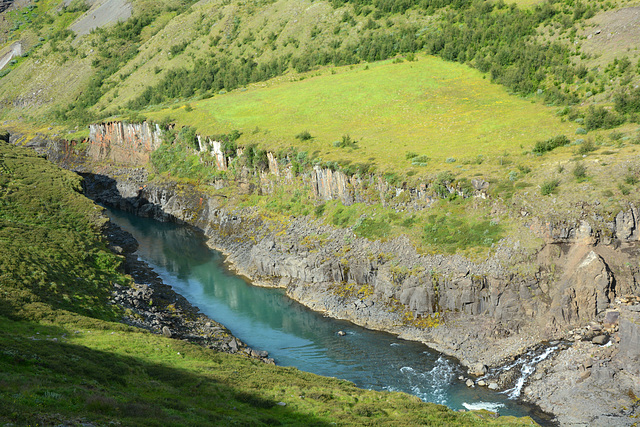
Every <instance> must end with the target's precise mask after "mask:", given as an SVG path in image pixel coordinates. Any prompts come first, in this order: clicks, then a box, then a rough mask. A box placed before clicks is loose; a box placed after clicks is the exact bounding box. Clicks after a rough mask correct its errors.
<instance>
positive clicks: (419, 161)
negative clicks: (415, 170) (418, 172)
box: [411, 154, 431, 166]
mask: <svg viewBox="0 0 640 427" xmlns="http://www.w3.org/2000/svg"><path fill="white" fill-rule="evenodd" d="M429 160H431V159H430V158H429V157H427V156H425V155H424V154H423V155H421V156H416V157H414V158H413V159H411V164H412V165H414V166H427V162H428V161H429Z"/></svg>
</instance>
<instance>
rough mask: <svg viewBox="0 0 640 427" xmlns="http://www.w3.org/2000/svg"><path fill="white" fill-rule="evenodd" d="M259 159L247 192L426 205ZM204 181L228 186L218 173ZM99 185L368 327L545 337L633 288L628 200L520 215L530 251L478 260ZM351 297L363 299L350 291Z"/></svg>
mask: <svg viewBox="0 0 640 427" xmlns="http://www.w3.org/2000/svg"><path fill="white" fill-rule="evenodd" d="M160 138H161V133H160V130H159V128H158V127H157V126H155V127H154V126H151V125H149V124H147V123H143V124H139V125H132V124H122V123H111V124H101V125H95V126H92V127H91V136H90V144H89V149H88V150H87V153H86V155H87V157H86V160H91V161H92V162H98V163H100V162H102V161H104V160H106V159H109V160H111V161H112V163H117V164H120V165H125V166H142V165H144V164H145V163H146V161H148V159H149V155H150V153H151V152H152V151H153V150H154V149H155V148H156V147H157V146H158V145H159V144H160ZM198 141H199V147H200V150H201V151H207V152H210V154H211V155H212V156H213V157H214V158H215V159H216V163H217V165H218V168H226V167H227V166H228V164H229V162H230V160H231V159H230V158H225V156H224V154H223V149H222V145H221V143H220V142H217V141H212V140H210V139H206V140H205V139H203V138H199V140H198ZM57 151H60V149H59V148H58V149H57ZM63 151H65V150H63ZM66 151H68V149H66ZM54 157H55V156H54ZM267 159H268V165H269V167H268V170H267V171H265V172H264V173H262V174H261V175H260V176H259V177H258V179H257V180H256V182H257V183H258V185H260V186H261V188H260V189H259V190H258V191H259V192H263V193H264V192H267V193H268V192H271V191H273V190H274V188H275V187H276V186H277V185H278V183H279V182H282V181H279V180H286V181H288V182H291V181H292V180H294V179H297V180H300V182H301V183H306V184H308V185H309V186H310V187H311V188H312V189H313V192H314V194H315V195H316V197H317V199H318V200H319V201H326V200H340V201H342V203H343V204H345V205H349V204H352V203H356V202H363V201H370V200H371V199H375V198H377V197H380V199H381V200H382V201H385V202H386V203H387V204H391V205H395V206H403V207H405V208H406V206H408V205H409V206H411V205H413V207H415V206H416V204H418V203H419V205H420V206H421V207H422V208H425V207H427V206H429V205H430V204H431V203H432V202H433V200H432V199H431V196H430V195H429V194H430V193H429V192H428V184H423V185H421V186H419V188H400V187H394V186H391V185H390V184H388V183H387V182H386V181H385V180H384V179H382V178H381V177H377V176H369V177H367V178H361V177H358V176H357V175H354V176H347V175H345V174H344V173H343V172H341V171H333V170H331V169H322V168H320V167H317V166H316V167H314V168H313V169H312V170H311V171H310V173H306V174H301V175H299V176H297V177H296V176H294V174H292V173H291V165H290V164H289V163H288V161H287V159H281V160H278V159H277V158H276V157H275V156H274V155H273V153H267ZM85 163H86V161H85ZM246 173H249V172H246ZM266 175H271V178H268V177H267V176H266ZM260 178H261V179H260ZM96 185H97V184H96ZM105 185H106V184H104V183H102V184H100V185H99V186H105ZM216 185H217V186H218V187H220V186H234V185H237V184H236V183H234V182H231V181H222V182H217V183H216ZM472 186H473V189H474V192H475V196H478V197H480V196H486V194H485V191H486V189H487V186H488V184H487V183H486V182H484V181H482V180H474V181H473V182H472ZM107 187H109V186H106V187H105V188H104V189H102V190H100V189H95V188H94V190H93V191H92V193H93V194H94V197H97V198H98V199H99V200H101V201H103V202H106V203H111V204H119V205H120V207H122V208H125V209H127V210H134V211H135V212H136V213H138V214H140V215H143V216H152V217H156V218H157V219H161V220H167V219H168V218H175V219H178V220H181V221H184V222H187V223H190V224H193V225H196V226H198V227H199V228H201V229H202V230H204V231H205V233H206V234H207V235H208V236H209V237H210V239H211V244H212V246H214V247H216V248H217V249H220V250H223V251H224V252H226V253H228V254H229V256H230V260H231V261H232V262H233V263H234V264H235V266H236V268H237V269H238V270H239V271H241V272H242V273H243V274H245V275H247V276H248V277H250V278H252V279H253V280H256V281H258V282H261V283H264V284H267V285H269V286H281V287H288V288H289V289H290V292H291V293H292V294H294V293H295V294H296V295H297V299H302V298H309V299H313V298H312V296H310V295H311V294H310V293H309V291H308V290H309V287H310V286H313V287H315V288H317V289H322V290H323V292H325V293H326V295H333V296H332V297H331V298H328V299H327V297H326V295H325V297H323V298H320V299H318V300H317V301H314V302H309V303H308V305H310V306H313V308H316V309H319V310H323V311H327V312H331V313H333V314H335V315H336V316H337V317H342V318H348V319H349V320H354V319H355V318H359V319H360V322H359V323H365V326H371V325H373V324H375V325H376V326H375V327H376V328H378V329H389V326H388V324H390V322H391V323H393V322H398V318H399V317H398V316H400V317H402V316H404V317H406V319H404V320H403V321H402V322H400V323H402V324H405V325H416V324H425V323H426V321H424V322H422V323H421V322H420V319H422V320H424V319H430V321H433V317H434V316H440V315H441V314H442V313H448V315H449V316H470V317H471V318H481V319H484V320H487V321H489V323H491V324H492V326H491V328H493V329H495V331H498V333H497V334H502V335H508V334H510V333H513V331H519V330H520V329H521V328H523V327H534V328H535V330H536V331H537V335H544V336H548V337H550V336H553V335H554V334H555V333H556V332H557V331H559V330H563V329H566V328H567V327H571V326H576V325H580V324H583V323H584V322H588V321H590V320H593V319H595V318H596V317H597V316H598V315H601V314H602V313H604V312H605V311H606V309H607V308H608V306H609V304H611V303H612V302H613V301H614V300H615V298H616V297H619V296H622V295H626V294H637V293H639V289H638V283H639V282H640V272H639V269H638V265H637V262H635V260H634V257H635V256H637V255H638V254H639V251H638V240H639V237H640V232H639V226H640V224H639V218H640V217H639V212H638V207H636V206H634V205H629V206H628V207H627V208H626V209H623V210H621V211H620V212H619V213H617V215H615V216H614V217H613V218H611V219H610V220H609V221H604V225H603V224H602V223H599V224H598V227H596V226H595V224H591V223H590V221H589V219H582V220H579V221H577V222H576V223H564V222H561V223H560V222H552V221H548V220H545V219H544V218H533V219H529V220H528V223H527V224H526V225H527V226H528V227H529V228H530V229H531V230H532V232H534V233H536V234H537V235H538V236H541V237H542V238H544V239H545V241H546V244H545V245H544V247H543V249H542V250H541V251H539V252H538V253H537V254H536V255H535V256H531V255H530V254H523V253H522V251H520V250H519V249H517V246H518V245H517V244H516V245H514V244H513V243H514V242H512V241H509V240H508V239H507V240H505V241H503V242H501V243H500V244H498V245H496V247H495V249H494V250H493V253H492V256H491V257H490V258H489V259H487V260H484V261H482V262H471V261H470V260H468V259H465V258H463V257H460V256H443V255H433V256H427V255H418V254H417V252H416V251H415V249H414V248H413V246H412V245H411V244H410V243H409V241H408V240H406V239H404V238H399V239H395V240H393V241H389V242H370V241H367V240H366V239H360V238H357V237H356V236H355V234H353V232H352V231H351V230H348V229H347V230H336V229H333V228H330V227H326V226H318V225H317V224H315V223H314V222H312V221H310V220H308V219H306V218H295V219H294V218H292V219H291V221H290V222H289V223H288V224H282V225H277V224H276V225H274V224H271V223H269V221H266V220H264V219H261V218H260V217H256V216H255V215H254V214H252V211H251V209H244V210H242V211H238V212H228V211H227V210H226V208H225V206H224V203H221V202H220V200H221V199H219V198H215V197H209V196H207V195H204V194H192V193H193V191H195V190H193V189H189V190H187V189H184V188H182V189H181V190H180V191H177V190H176V189H175V188H174V187H172V186H171V185H169V186H167V185H162V186H158V185H156V184H152V183H147V182H145V179H144V178H141V177H139V176H138V177H137V178H132V180H131V181H124V182H123V181H122V180H119V181H114V182H113V183H112V185H111V187H113V188H107ZM449 191H451V192H453V191H457V190H456V189H455V188H450V189H449ZM230 218H231V219H230ZM599 221H600V222H602V221H603V220H602V219H601V218H599ZM274 228H275V229H277V231H274ZM602 229H604V230H606V231H607V232H606V233H603V232H602V231H601V230H602ZM318 236H328V237H318ZM238 242H242V243H238ZM523 257H525V259H524V260H523V261H522V264H524V265H525V266H526V267H527V268H526V269H524V268H520V266H518V265H514V264H513V259H521V258H523ZM526 257H528V258H526ZM532 266H533V268H531V267H532ZM522 271H530V273H527V274H524V273H522ZM360 290H362V291H360ZM356 291H357V292H356ZM305 292H306V294H305V295H306V296H303V295H302V294H303V293H305ZM340 295H342V296H343V297H344V296H345V295H346V300H352V302H350V303H349V304H352V305H349V304H346V305H345V304H344V300H345V298H340ZM363 295H366V297H365V298H361V297H362V296H363ZM327 301H329V302H327ZM376 301H377V303H376ZM353 304H355V305H353ZM376 304H377V306H376ZM374 306H375V309H374V308H372V307H374ZM381 307H383V308H381ZM392 308H393V310H392ZM338 312H339V313H340V314H339V315H338V314H337V313H338ZM367 313H369V314H367ZM389 313H395V314H394V315H390V314H389ZM386 317H389V318H390V319H391V318H393V319H395V320H392V321H389V320H388V319H387V318H386ZM365 318H366V319H367V320H363V319H365ZM357 323H358V322H357ZM495 331H494V333H495Z"/></svg>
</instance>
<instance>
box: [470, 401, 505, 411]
mask: <svg viewBox="0 0 640 427" xmlns="http://www.w3.org/2000/svg"><path fill="white" fill-rule="evenodd" d="M462 406H464V407H465V408H466V409H467V410H469V411H478V410H481V409H485V410H487V411H491V412H498V410H499V409H500V408H504V405H503V404H502V403H498V402H473V403H467V402H464V403H462Z"/></svg>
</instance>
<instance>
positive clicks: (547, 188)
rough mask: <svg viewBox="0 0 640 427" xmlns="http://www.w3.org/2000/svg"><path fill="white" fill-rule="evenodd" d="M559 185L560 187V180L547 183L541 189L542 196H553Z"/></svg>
mask: <svg viewBox="0 0 640 427" xmlns="http://www.w3.org/2000/svg"><path fill="white" fill-rule="evenodd" d="M559 185H560V180H559V179H552V180H550V181H545V182H544V183H543V184H542V186H541V187H540V194H542V195H543V196H548V195H550V194H553V193H555V191H556V190H557V189H558V186H559Z"/></svg>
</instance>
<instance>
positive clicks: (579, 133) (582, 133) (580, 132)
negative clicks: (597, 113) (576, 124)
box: [576, 128, 587, 135]
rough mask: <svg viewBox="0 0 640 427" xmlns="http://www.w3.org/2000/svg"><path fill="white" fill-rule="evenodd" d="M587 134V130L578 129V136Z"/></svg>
mask: <svg viewBox="0 0 640 427" xmlns="http://www.w3.org/2000/svg"><path fill="white" fill-rule="evenodd" d="M586 134H587V130H586V129H585V128H578V129H576V135H586Z"/></svg>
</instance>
